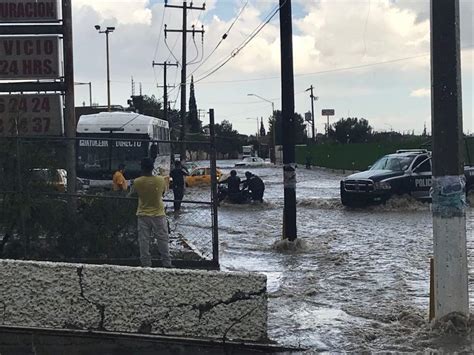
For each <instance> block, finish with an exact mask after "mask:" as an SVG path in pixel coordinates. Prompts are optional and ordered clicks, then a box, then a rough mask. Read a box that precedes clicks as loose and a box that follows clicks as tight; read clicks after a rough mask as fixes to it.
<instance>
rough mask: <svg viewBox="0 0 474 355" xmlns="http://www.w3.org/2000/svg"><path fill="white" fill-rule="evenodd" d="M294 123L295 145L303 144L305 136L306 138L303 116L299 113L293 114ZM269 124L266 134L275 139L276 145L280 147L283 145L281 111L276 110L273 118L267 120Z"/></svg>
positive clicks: (305, 139)
mask: <svg viewBox="0 0 474 355" xmlns="http://www.w3.org/2000/svg"><path fill="white" fill-rule="evenodd" d="M294 121H295V143H296V144H303V143H306V141H307V139H308V138H307V136H306V123H305V121H304V118H303V116H301V115H300V114H299V113H297V112H295V115H294ZM268 124H269V130H268V134H269V135H270V136H272V137H275V138H276V144H277V145H282V144H283V135H282V133H283V132H282V115H281V111H279V110H276V111H275V113H274V117H270V119H269V120H268ZM275 127H276V130H275V134H276V135H275V136H274V135H273V130H274V129H275Z"/></svg>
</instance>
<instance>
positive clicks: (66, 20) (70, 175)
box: [62, 0, 77, 210]
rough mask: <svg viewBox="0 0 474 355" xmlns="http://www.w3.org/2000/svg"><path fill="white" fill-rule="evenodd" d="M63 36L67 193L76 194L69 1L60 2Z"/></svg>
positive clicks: (72, 67)
mask: <svg viewBox="0 0 474 355" xmlns="http://www.w3.org/2000/svg"><path fill="white" fill-rule="evenodd" d="M62 14H63V35H64V44H63V50H64V87H65V95H64V106H65V107H66V108H65V110H64V131H65V135H66V138H67V148H66V149H67V153H66V154H67V155H66V168H67V192H68V193H69V194H71V195H74V194H75V193H76V179H77V173H76V141H75V138H76V115H75V103H74V55H73V42H72V40H73V37H72V4H71V0H63V1H62ZM73 201H75V200H74V199H71V202H70V204H69V206H70V207H71V210H75V208H74V207H75V203H74V202H73Z"/></svg>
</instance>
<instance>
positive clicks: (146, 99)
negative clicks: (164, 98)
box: [142, 95, 163, 119]
mask: <svg viewBox="0 0 474 355" xmlns="http://www.w3.org/2000/svg"><path fill="white" fill-rule="evenodd" d="M142 111H143V114H144V115H147V116H152V117H157V118H161V119H163V110H162V107H161V103H160V102H158V99H157V98H156V97H155V95H151V96H148V95H144V96H143V101H142Z"/></svg>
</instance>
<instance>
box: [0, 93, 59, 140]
mask: <svg viewBox="0 0 474 355" xmlns="http://www.w3.org/2000/svg"><path fill="white" fill-rule="evenodd" d="M62 107H63V106H62V102H61V95H60V94H24V95H0V137H14V136H59V135H61V134H62V111H63V109H62Z"/></svg>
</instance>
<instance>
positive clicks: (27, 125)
mask: <svg viewBox="0 0 474 355" xmlns="http://www.w3.org/2000/svg"><path fill="white" fill-rule="evenodd" d="M50 127H51V118H50V117H20V118H14V117H9V118H1V117H0V135H11V136H16V135H20V136H21V135H28V134H32V133H33V134H45V133H49V131H50Z"/></svg>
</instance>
